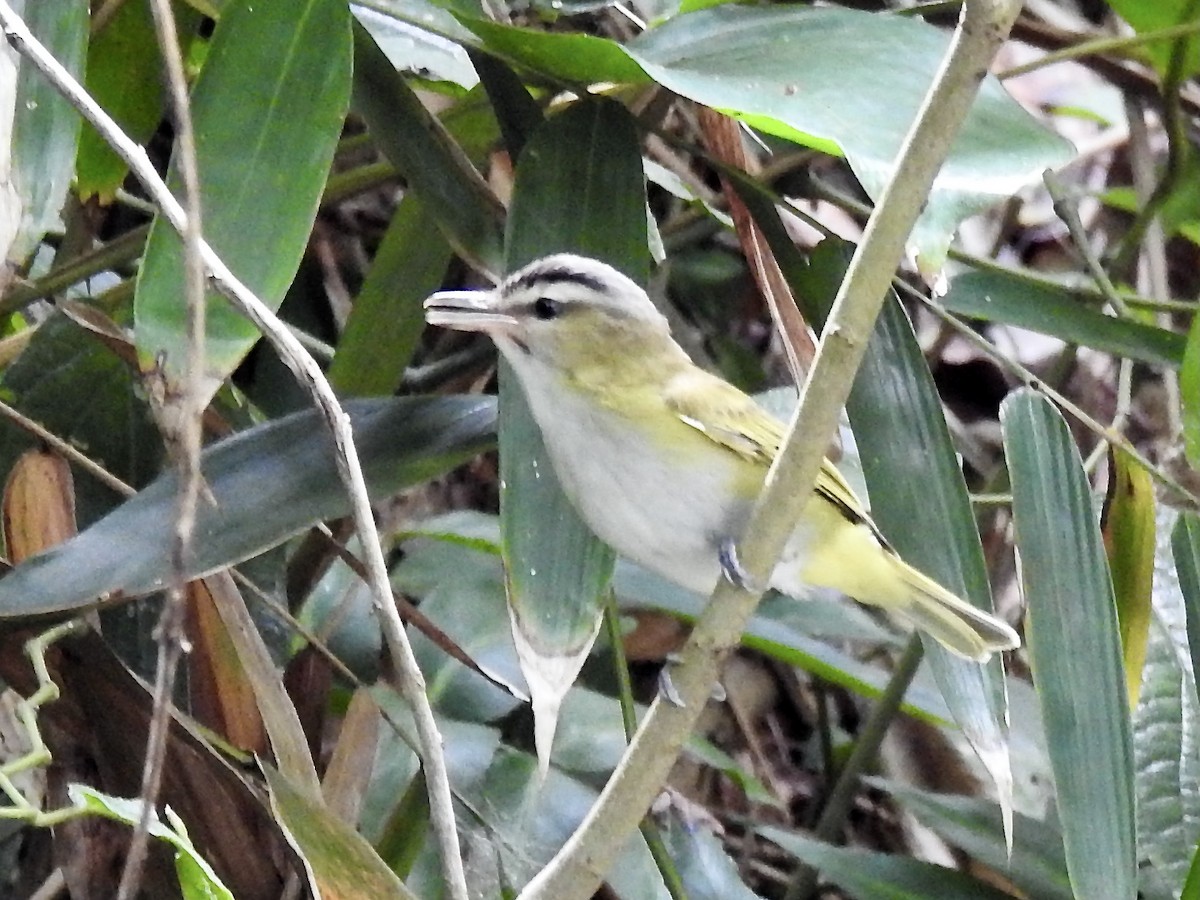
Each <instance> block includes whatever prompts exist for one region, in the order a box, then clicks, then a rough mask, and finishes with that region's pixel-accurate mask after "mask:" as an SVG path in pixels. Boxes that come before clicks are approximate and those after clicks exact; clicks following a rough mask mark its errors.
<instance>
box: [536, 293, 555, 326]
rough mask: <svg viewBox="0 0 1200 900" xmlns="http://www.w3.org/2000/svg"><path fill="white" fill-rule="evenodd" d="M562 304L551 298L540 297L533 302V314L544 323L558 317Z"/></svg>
mask: <svg viewBox="0 0 1200 900" xmlns="http://www.w3.org/2000/svg"><path fill="white" fill-rule="evenodd" d="M561 311H562V304H561V303H559V302H558V301H557V300H551V299H550V298H549V297H538V298H537V299H536V300H534V301H533V314H534V315H535V316H537V317H538V318H539V319H542V320H543V321H546V320H549V319H554V318H557V317H558V314H559V312H561Z"/></svg>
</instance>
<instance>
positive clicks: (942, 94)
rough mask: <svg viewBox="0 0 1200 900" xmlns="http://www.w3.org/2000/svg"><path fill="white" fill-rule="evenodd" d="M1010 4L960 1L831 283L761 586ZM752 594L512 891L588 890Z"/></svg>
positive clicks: (717, 629) (752, 555) (736, 632)
mask: <svg viewBox="0 0 1200 900" xmlns="http://www.w3.org/2000/svg"><path fill="white" fill-rule="evenodd" d="M1019 11H1020V3H1019V2H1018V0H967V3H966V5H965V7H964V16H963V19H962V21H961V22H960V24H959V27H958V29H957V30H956V32H955V35H954V39H953V40H952V42H951V46H950V50H949V52H948V54H947V57H946V59H945V61H944V62H943V65H942V67H941V69H940V70H939V72H938V75H937V78H936V79H935V81H934V84H933V87H932V88H931V89H930V91H929V93H928V95H927V96H926V97H925V99H924V101H923V102H922V105H921V109H920V111H919V112H918V114H917V118H916V121H915V122H914V123H913V125H912V128H911V129H910V130H909V133H908V135H907V136H906V137H905V141H904V145H903V147H902V148H901V150H900V153H899V155H898V157H897V160H896V168H895V172H894V174H893V176H892V178H891V180H890V182H889V184H888V186H887V188H886V189H885V191H884V193H883V196H882V197H881V198H880V202H879V205H878V206H877V207H876V209H875V212H874V214H873V215H872V217H871V220H870V222H868V224H867V229H866V232H865V234H864V236H863V241H862V243H861V244H859V246H858V250H857V252H856V253H855V254H854V258H853V260H852V261H851V263H850V268H849V270H848V271H847V273H846V278H845V280H844V281H843V282H842V285H841V288H840V289H839V291H838V295H837V298H836V300H835V301H834V306H833V311H832V312H831V314H830V316H829V322H828V324H827V326H826V328H825V332H824V334H823V335H822V338H821V343H820V346H819V348H818V350H817V356H816V360H815V362H814V364H813V369H812V372H811V374H810V377H809V380H808V382H807V383H806V384H805V386H804V388H803V390H802V391H801V394H800V405H799V407H798V408H797V410H796V413H795V416H794V417H793V419H792V421H791V423H790V425H789V427H788V432H787V437H786V439H785V441H784V445H783V448H782V449H781V451H780V453H779V456H778V458H777V459H776V460H775V464H774V465H773V466H772V467H771V471H770V473H769V474H768V476H767V482H766V485H765V487H764V488H763V492H762V494H761V495H760V496H759V499H758V502H757V503H756V504H755V507H754V511H753V513H752V514H751V517H750V522H749V524H748V526H747V527H746V530H745V532H744V534H743V536H742V537H743V540H742V541H741V544H740V545H739V546H740V549H741V551H742V552H741V562H742V566H743V568H744V569H745V572H746V575H747V579H748V583H749V584H753V585H765V584H766V583H767V577H768V575H769V573H770V571H771V569H772V568H773V567H774V564H775V561H776V560H777V559H778V558H779V556H780V554H781V553H782V551H783V548H784V545H785V543H786V542H787V540H788V538H789V537H790V536H791V533H792V529H793V528H794V526H795V523H796V522H797V521H799V519H800V517H801V515H802V514H803V512H804V506H805V504H806V503H807V501H808V499H809V498H810V497H811V495H812V486H813V484H814V482H815V481H816V477H817V471H818V468H819V466H820V463H821V458H822V456H823V455H824V452H825V447H826V445H827V443H828V440H829V436H830V435H832V434H833V433H834V429H835V427H836V425H837V417H838V413H839V411H840V409H841V407H842V404H843V403H845V400H846V396H847V394H848V392H849V390H850V385H851V383H852V381H853V376H854V373H855V371H856V370H857V368H858V366H859V363H860V362H861V360H862V356H863V353H864V352H865V350H866V346H867V339H868V338H869V337H870V334H871V331H872V329H873V327H874V323H875V319H876V316H877V315H878V312H879V309H880V307H881V306H882V304H883V298H884V296H885V294H886V292H887V289H888V287H889V286H890V284H891V281H892V275H893V273H894V272H895V268H896V264H897V262H898V261H899V260H900V258H901V256H902V255H903V252H904V245H905V242H906V241H907V239H908V235H909V233H910V232H911V230H912V226H913V223H914V222H915V221H916V218H917V215H918V214H919V213H920V210H921V206H922V204H923V203H924V201H925V198H926V197H927V196H928V194H929V189H930V187H931V186H932V184H933V179H934V176H935V175H936V174H937V171H938V169H939V168H940V167H941V165H942V162H943V161H944V159H945V157H946V154H947V153H948V152H949V150H950V146H951V142H952V141H953V139H954V136H955V135H956V134H957V132H958V129H959V127H960V126H961V124H962V121H963V119H964V118H965V117H966V115H967V111H968V110H969V108H970V105H971V103H972V101H973V100H974V98H975V94H976V92H977V90H978V87H979V85H980V83H981V82H982V81H983V77H984V75H985V74H986V72H987V68H988V66H989V64H990V62H991V60H992V57H993V56H994V54H995V52H996V50H997V49H998V48H999V47H1000V45H1001V44H1002V43H1003V41H1004V39H1005V36H1006V35H1007V34H1008V30H1009V28H1010V27H1011V25H1012V22H1013V20H1014V19H1015V18H1016V16H1017V14H1018V12H1019ZM760 593H761V588H760V589H758V590H750V589H747V588H745V587H737V586H735V585H733V584H732V583H731V582H729V581H725V580H722V582H721V583H720V584H718V585H717V588H716V590H715V591H714V593H713V596H712V598H710V600H709V603H708V605H707V607H706V608H705V610H704V613H703V615H702V616H701V618H700V620H699V621H698V622H697V623H696V626H695V628H694V629H693V631H692V636H691V638H690V639H689V640H688V643H687V644H686V646H685V647H684V650H683V653H682V654H681V663H680V665H679V666H678V667H676V668H675V669H674V670H673V672H672V681H673V682H674V683H675V686H676V688H678V690H679V694H680V696H681V697H682V698H683V701H684V706H683V707H676V706H674V705H672V704H670V703H664V702H662V700H661V699H656V700H655V701H654V703H653V704H652V705H651V707H650V710H649V712H648V713H647V715H646V718H645V719H644V720H643V721H642V725H641V727H640V728H639V729H638V733H637V735H636V736H635V737H634V739H633V742H632V743H631V744H630V747H629V751H628V752H627V753H626V754H625V757H624V758H623V759H622V761H621V764H620V765H619V766H618V767H617V769H616V771H614V772H613V775H612V777H611V778H610V779H609V782H608V784H607V785H606V786H605V788H604V790H603V792H602V793H601V795H600V798H599V800H598V801H597V802H596V803H595V805H593V806H592V808H591V810H589V812H588V814H587V816H586V817H585V819H584V821H583V823H582V824H581V825H580V827H579V829H578V830H577V831H576V832H575V834H573V835H572V836H571V838H570V839H569V840H568V841H567V843H566V844H565V845H564V846H563V848H562V849H561V850H560V851H559V853H558V854H557V855H556V856H555V857H554V859H553V860H551V862H550V863H549V865H547V866H546V868H544V869H543V870H542V871H541V872H540V873H539V874H538V875H537V876H536V877H535V878H534V879H533V880H532V881H531V882H530V883H529V884H528V885H527V886H526V888H525V890H524V891H522V893H521V897H522V898H524V900H534V898H537V900H548V898H553V900H569V898H583V897H590V896H591V895H592V894H593V893H594V892H595V890H596V888H597V887H598V885H599V884H600V882H601V881H602V879H603V878H604V876H605V874H606V873H607V872H608V870H609V869H610V867H611V866H612V864H613V861H614V860H615V858H616V855H617V854H618V853H619V852H620V850H621V849H622V848H623V847H624V846H625V842H626V840H627V839H628V837H629V835H630V834H631V833H632V832H633V830H634V829H635V828H637V826H638V823H639V822H640V821H641V819H642V817H643V816H644V815H645V814H646V810H647V808H648V807H649V804H650V802H651V801H652V799H653V798H654V796H655V795H656V794H657V793H658V791H659V790H660V789H661V787H662V785H663V783H664V782H665V780H666V778H667V775H668V774H669V772H670V769H671V766H672V765H673V763H674V761H675V759H676V757H677V756H678V754H679V751H680V749H681V747H682V746H683V742H684V741H685V739H686V738H687V735H688V734H689V732H690V731H691V730H692V728H693V727H694V726H695V723H696V719H697V718H698V717H699V715H700V712H701V710H702V709H703V708H704V705H705V701H706V700H707V699H708V696H709V693H710V691H711V689H712V685H713V682H714V681H715V680H716V676H717V673H718V671H719V669H720V666H721V663H722V661H723V660H724V659H725V657H726V656H727V655H728V653H729V652H730V650H731V649H732V648H733V647H734V646H736V645H737V643H738V642H739V640H740V639H741V634H742V631H743V629H744V627H745V625H746V622H747V620H748V619H749V617H750V615H751V614H752V613H753V611H754V608H755V607H756V605H757V603H758V600H759V596H760Z"/></svg>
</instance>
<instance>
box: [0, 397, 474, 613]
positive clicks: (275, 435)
mask: <svg viewBox="0 0 1200 900" xmlns="http://www.w3.org/2000/svg"><path fill="white" fill-rule="evenodd" d="M345 409H346V411H347V413H349V415H350V419H351V422H352V424H353V428H354V440H355V444H356V447H357V450H358V454H359V458H360V460H361V461H362V466H363V474H364V476H365V477H366V480H367V488H368V492H369V493H370V495H371V496H372V498H376V499H377V498H380V497H384V496H388V495H390V494H392V493H395V492H396V491H397V490H399V489H401V488H403V487H406V486H408V485H412V484H416V483H419V482H421V481H424V480H426V479H429V478H432V477H434V476H435V475H439V474H441V473H443V472H445V471H446V470H447V469H450V468H452V467H453V466H455V465H458V464H459V463H461V462H464V461H466V460H467V459H470V458H471V457H472V456H474V455H476V454H478V453H479V452H481V451H482V450H484V449H486V448H488V447H490V446H491V445H492V444H493V443H494V441H495V427H496V404H495V399H494V398H491V397H394V398H389V399H386V400H359V401H351V402H348V403H346V404H345ZM201 468H202V471H203V475H204V480H205V483H206V485H207V487H208V488H209V490H210V492H211V497H212V502H205V501H204V500H203V499H202V501H201V503H200V506H199V509H198V510H197V513H196V525H195V532H194V535H195V537H194V545H195V547H194V552H193V556H192V559H191V560H190V565H189V566H188V568H187V572H186V573H185V574H186V576H187V578H189V579H192V578H198V577H200V576H202V575H205V574H207V573H209V572H212V571H215V570H217V569H220V568H222V567H224V566H228V565H233V564H235V563H238V562H241V561H242V560H245V559H248V558H249V557H251V556H254V555H256V554H257V553H260V552H261V551H263V550H265V549H267V548H268V547H272V546H274V545H276V544H278V543H280V542H281V541H283V540H285V539H287V538H288V537H290V536H292V535H294V534H296V533H297V532H299V531H301V530H303V529H304V528H306V527H308V526H310V525H312V524H313V523H315V522H318V521H320V520H323V519H328V518H333V517H337V516H342V515H345V514H346V512H347V511H348V510H349V503H348V500H347V497H346V493H345V489H344V488H343V487H342V482H341V479H340V478H339V477H338V474H337V467H336V465H335V463H334V456H333V448H332V444H331V441H330V438H329V432H328V430H327V429H326V427H325V425H324V424H323V423H322V422H321V421H320V419H319V417H318V414H317V413H316V412H315V411H313V410H306V411H304V412H300V413H296V414H294V415H291V416H287V417H286V418H283V419H279V420H277V421H273V422H268V423H267V424H265V425H260V426H258V427H255V428H251V429H249V430H247V431H244V432H242V433H240V434H237V435H235V436H233V437H231V438H228V439H226V440H223V441H219V442H218V443H216V444H214V445H212V446H211V447H209V448H208V449H206V450H205V451H204V454H203V457H202V461H201ZM176 492H177V479H176V476H175V474H174V473H173V472H169V473H167V474H164V475H162V476H161V477H159V478H158V479H157V480H156V481H154V482H153V483H152V484H150V485H149V486H148V487H147V488H146V489H145V490H143V491H141V492H140V493H138V494H137V495H136V496H134V497H132V498H131V499H130V500H128V501H127V502H126V503H124V504H122V505H121V506H119V507H117V508H116V509H115V510H113V512H111V513H110V514H109V515H108V516H106V517H105V518H103V519H101V520H100V521H99V522H97V523H96V524H95V525H93V526H92V527H91V528H88V529H87V530H86V531H83V532H81V533H80V534H79V535H77V536H76V537H74V538H72V539H71V540H69V541H67V542H66V543H63V544H60V545H58V546H57V547H55V548H53V549H51V550H49V551H47V552H45V553H42V554H39V555H37V556H34V557H31V558H30V559H29V560H27V561H26V562H24V563H22V564H21V565H19V566H17V567H16V568H15V569H13V570H12V571H11V572H10V573H9V574H8V575H6V576H5V577H4V578H3V579H0V619H3V618H8V617H17V616H34V615H46V614H54V613H78V612H80V611H82V610H84V609H88V608H91V607H92V606H94V605H96V603H97V602H113V601H116V600H124V599H129V598H131V597H135V596H138V595H141V594H147V593H150V592H152V591H155V590H159V589H161V588H162V587H163V586H164V585H165V584H166V582H167V580H168V578H169V576H170V572H171V564H170V559H171V542H172V536H171V535H172V528H171V527H170V523H171V522H172V521H173V517H174V515H175V502H176V500H175V497H176ZM97 598H100V600H99V601H97Z"/></svg>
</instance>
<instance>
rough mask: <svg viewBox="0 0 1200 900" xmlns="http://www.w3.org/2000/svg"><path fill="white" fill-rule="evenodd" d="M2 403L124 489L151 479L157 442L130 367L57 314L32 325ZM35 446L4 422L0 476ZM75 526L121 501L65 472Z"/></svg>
mask: <svg viewBox="0 0 1200 900" xmlns="http://www.w3.org/2000/svg"><path fill="white" fill-rule="evenodd" d="M0 385H2V389H3V393H4V399H5V400H6V401H7V402H8V403H9V404H11V405H12V406H14V407H16V408H17V409H18V410H20V411H21V412H22V413H24V414H25V415H26V416H29V417H30V418H31V419H33V420H34V421H36V422H39V423H41V424H42V425H43V426H44V427H46V428H48V429H50V431H52V432H53V433H54V434H57V435H58V436H59V437H61V438H62V439H64V440H67V441H70V442H71V443H73V444H75V445H76V446H79V447H84V448H86V452H87V455H88V456H89V457H90V458H91V459H93V460H95V461H96V462H98V463H100V464H101V465H102V466H104V468H105V469H107V470H108V471H109V472H111V473H112V474H114V475H116V476H117V477H118V478H120V479H121V480H122V481H124V482H125V483H126V484H131V485H133V486H134V487H140V486H141V485H143V484H145V483H146V482H148V481H149V480H150V479H151V478H153V477H154V476H155V475H156V474H158V470H159V467H160V465H161V461H162V455H163V454H162V441H161V439H160V438H159V435H158V431H157V429H156V428H155V427H154V423H153V422H152V421H151V419H150V416H149V413H148V411H147V409H146V402H145V399H144V396H143V393H142V386H141V385H140V384H139V383H137V382H136V380H135V377H134V375H133V373H132V372H131V371H130V369H129V366H128V365H127V364H126V363H125V362H124V361H122V360H121V359H119V358H118V357H117V356H116V354H114V353H111V352H110V351H109V350H108V349H107V348H106V347H104V345H103V344H102V343H101V342H100V341H99V340H98V339H97V338H96V336H95V335H94V334H92V333H91V332H89V331H86V330H84V329H83V328H81V327H79V325H77V324H76V323H75V322H73V321H71V320H70V319H69V318H67V317H66V316H65V315H63V314H62V313H55V314H54V315H51V316H50V317H49V318H48V319H46V321H44V322H43V323H42V324H41V325H40V326H38V329H37V331H36V332H35V333H34V334H33V336H32V337H31V338H30V341H29V345H28V346H27V347H26V348H25V351H24V352H23V353H22V354H21V355H20V356H19V357H17V359H16V360H15V361H14V362H13V363H12V364H11V365H10V366H9V367H8V368H7V369H5V370H4V373H3V375H2V376H0ZM36 443H37V441H36V440H35V439H34V438H33V436H32V435H30V434H29V433H28V432H26V431H24V430H23V429H20V428H17V427H16V426H15V425H12V424H11V423H5V424H4V425H0V473H5V474H7V473H8V471H9V470H10V469H11V468H12V465H13V463H15V462H16V460H17V457H18V456H19V455H20V454H21V453H22V452H24V451H25V450H27V449H28V448H30V447H33V446H35V445H36ZM72 472H73V474H74V476H75V492H76V502H75V505H76V512H77V515H78V519H79V523H80V525H81V526H83V525H87V524H89V523H91V522H94V521H95V520H96V519H98V518H100V516H101V515H103V514H104V513H106V512H108V511H109V510H110V509H112V508H113V506H115V505H116V504H117V503H118V502H119V501H120V500H121V499H123V498H121V497H120V496H119V495H118V494H116V493H115V492H114V491H113V490H112V488H110V487H108V486H107V485H104V484H101V483H100V482H99V481H98V480H97V479H96V477H95V476H94V475H91V474H90V473H87V472H85V471H84V470H82V469H80V468H78V467H72Z"/></svg>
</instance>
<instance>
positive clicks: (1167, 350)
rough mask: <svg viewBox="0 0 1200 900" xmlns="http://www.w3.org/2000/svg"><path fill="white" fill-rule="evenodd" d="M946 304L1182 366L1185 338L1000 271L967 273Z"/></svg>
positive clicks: (1066, 338) (955, 283)
mask: <svg viewBox="0 0 1200 900" xmlns="http://www.w3.org/2000/svg"><path fill="white" fill-rule="evenodd" d="M941 302H942V305H943V306H945V307H946V309H948V310H950V311H951V312H955V313H958V314H959V315H963V316H970V317H972V318H975V319H982V320H984V321H985V322H1003V323H1004V324H1006V325H1016V326H1018V327H1020V328H1027V329H1029V330H1030V331H1037V332H1040V333H1042V334H1048V335H1051V336H1052V337H1056V338H1059V339H1060V340H1063V341H1066V342H1067V343H1069V344H1080V345H1082V346H1084V347H1091V348H1092V349H1094V350H1101V351H1103V352H1105V353H1112V354H1114V355H1115V356H1122V357H1128V358H1129V359H1134V360H1137V361H1139V362H1147V363H1151V364H1153V365H1165V366H1171V367H1177V366H1179V364H1180V361H1181V360H1182V359H1183V357H1184V338H1183V336H1182V335H1178V334H1176V333H1175V332H1173V331H1167V330H1165V329H1163V328H1155V327H1154V326H1153V325H1145V324H1143V323H1141V322H1132V321H1129V320H1126V319H1117V318H1114V317H1113V316H1109V315H1105V314H1104V313H1103V312H1101V311H1100V310H1098V309H1095V308H1093V307H1090V306H1087V305H1085V303H1084V300H1083V299H1082V298H1080V297H1079V296H1078V295H1077V294H1075V293H1073V292H1072V291H1071V290H1070V289H1069V288H1067V287H1065V286H1064V287H1062V288H1051V287H1047V286H1045V285H1042V284H1031V283H1030V282H1029V281H1028V280H1026V279H1023V278H1019V277H1017V276H1016V275H1003V274H1000V273H998V272H968V273H966V274H965V275H959V276H958V277H957V278H954V279H952V280H951V282H950V291H949V293H948V294H946V296H945V297H944V298H942V301H941Z"/></svg>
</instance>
